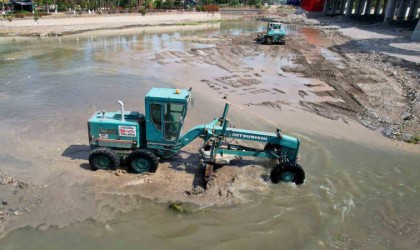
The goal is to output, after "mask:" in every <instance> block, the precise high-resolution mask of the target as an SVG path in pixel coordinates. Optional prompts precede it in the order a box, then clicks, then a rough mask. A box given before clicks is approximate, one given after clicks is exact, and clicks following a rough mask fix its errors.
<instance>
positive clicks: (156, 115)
mask: <svg viewBox="0 0 420 250" xmlns="http://www.w3.org/2000/svg"><path fill="white" fill-rule="evenodd" d="M150 119H151V120H152V123H153V125H154V126H155V128H156V130H159V131H161V130H162V105H161V104H156V103H152V104H150Z"/></svg>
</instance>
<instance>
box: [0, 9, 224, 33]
mask: <svg viewBox="0 0 420 250" xmlns="http://www.w3.org/2000/svg"><path fill="white" fill-rule="evenodd" d="M220 20H221V14H220V13H204V12H188V13H186V12H181V13H178V12H177V13H175V12H172V13H164V14H161V13H158V14H147V15H145V16H142V15H141V14H123V15H121V14H117V15H95V16H92V15H83V16H72V17H57V16H56V17H54V16H52V17H42V18H40V19H39V20H38V21H35V20H34V19H33V18H31V19H13V20H12V21H11V22H10V21H8V20H2V21H0V37H33V36H35V37H48V36H63V35H73V34H78V33H83V32H87V31H94V30H115V29H127V28H134V27H149V26H173V25H174V26H182V25H194V24H201V23H211V22H220Z"/></svg>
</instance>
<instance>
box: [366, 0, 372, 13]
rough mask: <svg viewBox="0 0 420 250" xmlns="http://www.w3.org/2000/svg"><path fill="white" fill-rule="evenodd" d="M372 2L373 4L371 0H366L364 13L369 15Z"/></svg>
mask: <svg viewBox="0 0 420 250" xmlns="http://www.w3.org/2000/svg"><path fill="white" fill-rule="evenodd" d="M372 4H373V0H367V3H366V10H365V15H367V16H369V15H370V11H371V10H372Z"/></svg>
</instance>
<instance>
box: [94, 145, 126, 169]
mask: <svg viewBox="0 0 420 250" xmlns="http://www.w3.org/2000/svg"><path fill="white" fill-rule="evenodd" d="M89 165H90V167H91V168H92V170H94V171H96V170H98V169H102V170H115V169H116V168H118V166H119V165H120V157H119V156H118V155H117V153H116V152H115V151H114V150H112V149H110V148H96V149H94V150H93V151H92V152H91V153H90V155H89Z"/></svg>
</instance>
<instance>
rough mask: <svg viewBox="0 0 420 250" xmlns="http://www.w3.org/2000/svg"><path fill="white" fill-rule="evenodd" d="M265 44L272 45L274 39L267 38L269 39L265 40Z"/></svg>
mask: <svg viewBox="0 0 420 250" xmlns="http://www.w3.org/2000/svg"><path fill="white" fill-rule="evenodd" d="M265 43H266V44H267V45H271V44H272V43H273V38H271V37H269V36H267V37H266V38H265Z"/></svg>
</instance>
